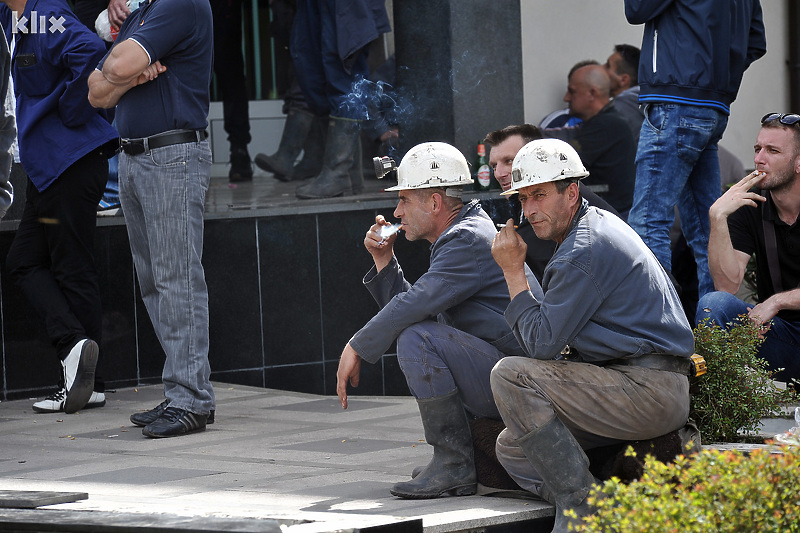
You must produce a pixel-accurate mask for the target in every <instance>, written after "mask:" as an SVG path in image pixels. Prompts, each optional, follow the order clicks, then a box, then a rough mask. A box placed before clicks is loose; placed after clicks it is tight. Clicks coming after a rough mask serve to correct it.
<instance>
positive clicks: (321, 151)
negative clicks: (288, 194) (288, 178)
mask: <svg viewBox="0 0 800 533" xmlns="http://www.w3.org/2000/svg"><path fill="white" fill-rule="evenodd" d="M327 133H328V117H314V121H313V122H312V123H311V129H310V130H309V132H308V137H306V143H305V144H304V145H303V159H301V160H300V162H299V163H297V164H296V165H295V166H294V171H293V172H292V179H294V180H305V179H308V178H313V177H314V176H318V175H319V173H320V172H322V159H323V157H324V156H325V138H326V137H327Z"/></svg>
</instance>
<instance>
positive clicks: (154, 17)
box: [97, 0, 213, 138]
mask: <svg viewBox="0 0 800 533" xmlns="http://www.w3.org/2000/svg"><path fill="white" fill-rule="evenodd" d="M212 35H213V34H212V18H211V7H210V3H209V2H208V1H204V0H151V1H150V2H149V3H147V4H143V5H142V7H140V8H139V9H137V10H136V11H134V12H133V13H131V14H130V15H129V16H128V18H127V19H125V23H124V24H123V25H122V27H121V28H120V31H119V36H118V37H117V41H116V42H117V43H120V42H122V41H124V40H126V39H132V40H134V41H136V42H137V43H139V45H141V46H142V48H143V49H144V50H145V52H147V54H148V55H149V56H150V63H151V64H152V63H153V62H155V61H157V60H158V61H161V64H162V65H164V66H165V67H167V70H166V72H164V73H162V74H159V75H158V78H156V79H155V80H153V81H149V82H147V83H143V84H142V85H137V86H136V87H134V88H132V89H130V90H129V91H128V92H127V93H125V94H124V95H123V96H122V98H120V100H119V102H118V104H117V114H116V124H117V129H118V130H119V134H120V136H121V137H123V138H139V137H148V136H150V135H154V134H156V133H162V132H165V131H169V130H177V129H190V130H201V129H205V128H206V127H207V126H208V107H209V99H210V95H209V88H210V86H211V66H212V58H213V37H212ZM112 50H113V48H112ZM106 57H108V55H106ZM104 61H105V58H103V61H101V62H100V64H99V65H98V67H97V68H98V69H102V68H103V63H104Z"/></svg>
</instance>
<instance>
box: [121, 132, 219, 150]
mask: <svg viewBox="0 0 800 533" xmlns="http://www.w3.org/2000/svg"><path fill="white" fill-rule="evenodd" d="M206 137H208V132H207V131H206V130H178V131H168V132H166V133H159V134H158V135H151V136H150V137H144V138H141V139H120V140H119V147H120V149H121V150H122V151H123V152H125V153H126V154H128V155H139V154H144V153H146V152H149V151H150V150H154V149H156V148H163V147H165V146H171V145H173V144H183V143H191V142H200V141H202V140H204V139H205V138H206Z"/></svg>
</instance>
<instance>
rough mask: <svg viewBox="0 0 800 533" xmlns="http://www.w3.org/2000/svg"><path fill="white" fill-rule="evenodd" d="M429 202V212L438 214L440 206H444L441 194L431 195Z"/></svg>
mask: <svg viewBox="0 0 800 533" xmlns="http://www.w3.org/2000/svg"><path fill="white" fill-rule="evenodd" d="M429 201H430V202H431V212H432V213H438V212H439V211H441V210H442V206H443V205H444V198H442V195H441V193H438V192H435V193H433V194H431V196H430V200H429Z"/></svg>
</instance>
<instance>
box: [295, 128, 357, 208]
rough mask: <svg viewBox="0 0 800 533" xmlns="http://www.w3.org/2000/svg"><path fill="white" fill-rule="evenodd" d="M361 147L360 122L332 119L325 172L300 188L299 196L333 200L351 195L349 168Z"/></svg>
mask: <svg viewBox="0 0 800 533" xmlns="http://www.w3.org/2000/svg"><path fill="white" fill-rule="evenodd" d="M357 147H358V121H357V120H351V119H346V118H338V117H330V120H329V121H328V139H327V140H326V142H325V157H324V159H323V164H322V172H320V174H319V176H317V177H316V178H315V179H314V181H312V182H311V183H307V184H305V185H301V186H300V187H298V188H297V192H296V194H297V197H298V198H301V199H308V198H334V197H336V196H342V195H343V194H347V193H349V192H351V187H350V167H352V166H353V157H354V156H355V152H356V149H357Z"/></svg>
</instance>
